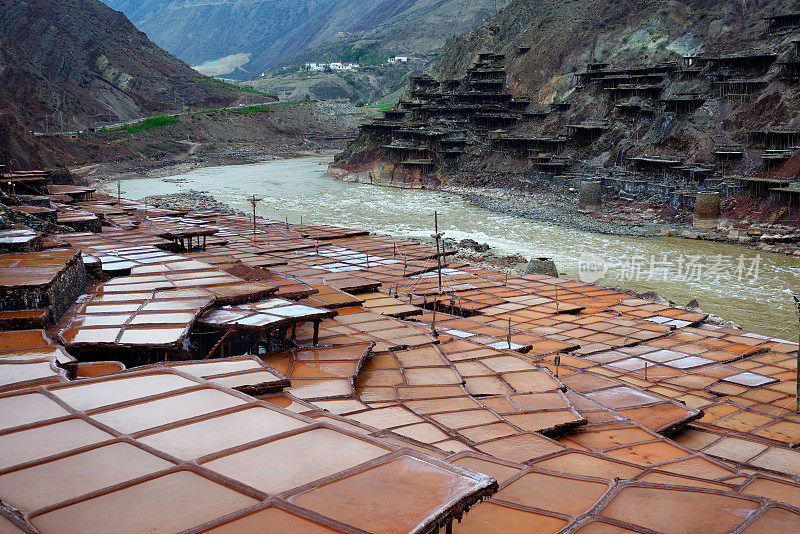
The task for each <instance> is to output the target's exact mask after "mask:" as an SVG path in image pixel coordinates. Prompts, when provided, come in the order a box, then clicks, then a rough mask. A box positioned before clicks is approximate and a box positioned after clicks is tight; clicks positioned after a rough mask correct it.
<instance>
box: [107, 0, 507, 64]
mask: <svg viewBox="0 0 800 534" xmlns="http://www.w3.org/2000/svg"><path fill="white" fill-rule="evenodd" d="M105 1H106V3H107V4H108V5H110V6H111V7H113V8H114V9H119V10H121V11H123V12H124V13H125V14H126V15H128V17H129V18H130V19H131V20H132V21H133V22H134V24H136V25H137V26H138V27H139V28H140V29H141V30H143V31H145V32H147V34H148V35H149V36H150V38H151V39H153V41H155V42H156V43H158V44H159V45H160V46H163V47H164V48H165V49H167V50H168V51H170V52H172V53H173V54H175V55H177V56H178V57H180V58H182V59H184V60H185V61H188V62H189V63H191V64H192V65H200V64H202V63H205V62H209V61H212V60H214V61H216V60H219V59H221V58H228V57H230V56H236V55H237V54H245V55H246V57H247V61H246V63H245V64H244V65H241V66H240V67H238V68H236V70H233V69H231V70H230V71H228V72H225V73H222V72H221V73H220V74H225V75H226V76H227V77H230V78H233V79H247V78H250V77H252V76H257V75H259V74H261V73H262V72H264V71H265V70H267V69H269V68H271V67H274V66H276V65H279V64H281V63H286V62H291V63H293V64H297V63H298V61H300V62H302V61H319V60H331V59H334V58H335V56H336V54H337V53H339V52H341V51H342V50H344V49H345V48H348V47H351V46H370V47H374V48H375V49H376V50H378V51H380V52H385V53H387V52H396V53H400V54H412V55H428V54H432V53H435V52H436V51H438V50H439V49H440V48H441V47H442V46H443V45H444V43H445V42H446V40H447V39H448V38H450V37H452V36H453V35H456V34H459V33H462V32H466V31H469V30H471V29H473V28H475V27H476V26H478V25H480V24H482V23H483V22H484V21H485V20H487V19H488V18H490V17H491V16H493V15H494V14H495V13H496V12H497V10H498V9H499V8H501V7H503V6H505V5H506V4H508V1H509V0H216V1H214V2H207V1H205V0H105ZM309 49H311V50H314V52H313V53H311V54H303V52H304V51H306V50H309ZM298 54H302V55H300V56H298V58H297V59H294V58H293V57H294V56H297V55H298ZM239 63H241V62H237V64H239Z"/></svg>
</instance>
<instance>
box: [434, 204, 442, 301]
mask: <svg viewBox="0 0 800 534" xmlns="http://www.w3.org/2000/svg"><path fill="white" fill-rule="evenodd" d="M433 231H434V234H433V237H434V238H435V239H436V269H437V270H438V272H439V294H441V293H442V254H441V253H440V252H439V240H440V239H441V238H442V234H440V233H439V213H438V212H435V211H434V212H433Z"/></svg>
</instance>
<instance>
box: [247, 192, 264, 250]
mask: <svg viewBox="0 0 800 534" xmlns="http://www.w3.org/2000/svg"><path fill="white" fill-rule="evenodd" d="M248 200H249V201H250V204H252V205H253V241H255V240H256V204H258V202H259V201H260V200H261V199H260V198H257V197H256V196H255V195H253V196H252V197H250V198H249V199H248Z"/></svg>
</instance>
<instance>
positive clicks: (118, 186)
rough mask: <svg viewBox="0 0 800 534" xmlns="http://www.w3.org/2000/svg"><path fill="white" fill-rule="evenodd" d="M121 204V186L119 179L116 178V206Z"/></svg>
mask: <svg viewBox="0 0 800 534" xmlns="http://www.w3.org/2000/svg"><path fill="white" fill-rule="evenodd" d="M120 204H122V186H121V185H120V182H119V179H117V206H119V205H120Z"/></svg>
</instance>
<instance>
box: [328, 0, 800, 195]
mask: <svg viewBox="0 0 800 534" xmlns="http://www.w3.org/2000/svg"><path fill="white" fill-rule="evenodd" d="M799 12H800V9H798V7H797V4H796V2H793V1H788V0H735V1H722V2H717V1H712V0H685V1H676V0H659V1H656V0H630V1H627V2H618V1H615V0H514V1H513V2H511V3H510V4H509V5H508V6H507V7H506V8H504V9H503V10H502V11H501V12H500V13H499V14H498V15H497V16H496V17H495V18H493V19H492V20H491V21H489V22H487V23H486V24H484V25H482V26H481V27H480V28H478V29H476V30H475V31H473V32H470V33H469V34H466V35H462V36H459V37H456V38H454V39H452V40H451V41H450V42H449V43H448V44H447V45H446V46H445V47H444V49H443V50H442V52H441V53H440V55H439V59H438V60H437V62H436V63H435V65H434V66H433V67H432V69H431V73H432V74H433V76H434V78H425V77H422V78H417V79H415V78H412V80H411V82H412V83H411V87H410V90H409V91H407V93H406V94H405V95H404V98H403V99H401V101H400V102H399V103H398V108H399V109H398V111H396V112H395V111H393V112H391V113H390V116H391V117H392V118H388V117H387V119H386V120H383V121H376V122H375V123H374V124H371V125H367V126H365V128H364V129H363V130H362V134H361V135H360V136H359V138H357V139H356V141H355V142H354V143H353V144H352V145H351V147H350V148H349V149H348V150H347V151H345V153H344V154H343V155H342V156H341V157H340V158H339V167H340V168H341V170H342V171H343V172H351V173H354V174H355V173H359V172H367V173H368V174H369V176H373V175H374V176H382V175H386V176H391V180H393V182H392V183H395V182H400V181H402V180H403V179H407V180H408V181H409V182H411V181H413V180H417V181H416V182H415V183H419V181H420V180H419V177H420V176H422V177H425V178H431V179H432V180H433V181H435V182H439V183H441V182H444V181H447V180H450V179H453V180H473V181H476V183H482V184H497V183H501V182H505V181H507V180H508V177H509V176H511V175H519V176H522V177H525V179H528V178H531V177H534V178H536V179H538V178H542V180H544V181H545V182H546V181H548V180H551V179H552V177H553V175H559V174H562V175H563V174H564V173H568V172H570V171H572V172H574V173H576V174H575V176H579V175H580V173H586V172H589V173H590V174H591V173H593V172H595V171H597V172H604V171H601V169H603V168H604V169H605V171H608V172H612V173H617V172H621V171H620V170H619V166H621V165H623V166H627V167H628V170H630V171H633V172H642V173H643V174H644V175H647V176H651V177H652V178H653V179H654V180H658V179H661V180H664V176H670V179H671V180H673V179H674V180H678V183H679V184H680V185H681V187H683V186H686V187H687V188H694V189H700V188H708V187H712V186H713V187H717V188H722V187H723V186H722V185H720V184H721V183H722V182H724V181H725V179H726V178H730V177H731V176H732V175H735V176H753V175H760V174H762V173H772V174H775V173H778V174H780V175H781V176H788V175H794V174H797V171H796V169H795V170H794V171H793V172H792V171H791V169H782V168H781V167H780V165H781V162H783V161H785V160H786V159H787V158H796V157H797V156H798V155H799V154H798V150H800V149H798V148H797V141H796V140H795V137H793V136H795V135H800V134H799V133H797V132H800V115H798V113H797V111H796V110H797V109H798V108H799V107H800V14H798V13H799ZM791 14H794V15H792V16H789V17H785V18H784V19H782V20H784V22H785V26H784V27H783V28H781V29H775V30H774V31H770V30H769V24H768V22H767V20H765V19H767V18H769V17H771V16H776V15H791ZM792 17H794V18H792ZM792 20H793V21H794V22H791V23H790V22H787V21H792ZM487 52H488V53H487ZM415 129H421V130H422V131H423V132H425V133H426V135H429V136H431V139H434V140H435V139H438V138H439V137H444V138H445V140H446V143H444V144H441V145H440V144H439V143H438V142H435V141H430V143H428V144H426V143H425V142H424V141H421V140H420V139H418V138H419V137H420V135H417V134H416V133H415V132H416V130H415ZM409 132H410V133H409ZM412 134H413V135H412ZM436 136H439V137H436ZM387 146H389V147H390V148H389V149H386V148H385V147H387ZM381 147H384V148H381ZM409 158H410V159H411V160H414V161H416V163H413V164H412V163H408V161H409ZM420 158H424V159H420ZM419 161H422V162H423V163H419ZM790 161H791V160H790ZM612 169H613V171H612ZM409 170H411V171H414V172H410V171H409ZM415 173H416V174H415ZM781 173H783V174H781ZM787 173H788V174H787ZM414 176H416V178H414ZM403 177H405V178H403ZM706 179H708V181H707V182H705V181H704V180H706ZM709 184H711V185H709ZM694 189H686V191H693V190H694Z"/></svg>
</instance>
